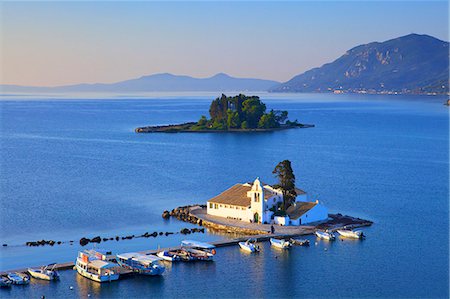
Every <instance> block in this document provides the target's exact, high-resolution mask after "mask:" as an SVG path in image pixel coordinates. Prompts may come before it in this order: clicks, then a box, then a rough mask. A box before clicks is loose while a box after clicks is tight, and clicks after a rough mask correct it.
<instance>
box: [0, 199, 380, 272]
mask: <svg viewBox="0 0 450 299" xmlns="http://www.w3.org/2000/svg"><path fill="white" fill-rule="evenodd" d="M180 211H182V212H181V213H180ZM172 215H173V216H174V217H175V215H176V217H177V219H180V220H181V221H188V222H192V223H193V222H194V221H196V222H197V223H198V224H201V225H203V226H204V227H207V228H208V229H210V230H212V231H214V230H216V231H221V232H226V233H237V234H240V235H242V237H238V238H233V239H226V240H219V241H212V242H207V243H209V244H211V245H214V246H216V247H226V246H236V245H237V244H238V243H239V242H243V241H246V240H248V239H249V238H252V239H256V241H257V242H265V241H269V239H270V238H274V237H276V238H285V239H289V238H294V237H298V236H305V235H313V234H314V232H315V231H316V230H318V229H328V230H330V231H336V230H337V229H340V228H343V227H344V226H345V227H346V228H357V227H363V226H370V225H372V224H373V222H372V221H369V220H364V219H360V218H355V217H351V216H344V215H341V214H330V220H329V221H327V222H322V223H318V224H317V225H308V226H276V227H275V233H273V234H272V233H270V227H271V225H270V224H258V223H242V221H238V220H233V219H226V218H221V217H215V216H211V215H207V214H206V212H205V209H204V208H203V206H201V205H194V206H189V207H179V208H177V209H174V210H172ZM180 248H181V246H173V247H168V248H160V249H149V250H142V251H138V253H140V254H145V255H149V254H156V253H157V252H158V251H163V250H176V249H180ZM74 265H75V264H74V263H73V262H65V263H57V264H56V265H55V269H56V270H68V269H73V267H74ZM39 267H40V266H35V267H30V268H39ZM27 270H28V268H20V269H12V270H6V271H0V275H6V274H8V273H10V272H21V273H26V272H27ZM121 274H128V273H121Z"/></svg>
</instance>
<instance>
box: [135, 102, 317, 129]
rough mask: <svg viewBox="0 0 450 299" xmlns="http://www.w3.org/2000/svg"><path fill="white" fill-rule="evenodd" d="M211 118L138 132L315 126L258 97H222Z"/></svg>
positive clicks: (149, 127)
mask: <svg viewBox="0 0 450 299" xmlns="http://www.w3.org/2000/svg"><path fill="white" fill-rule="evenodd" d="M209 115H210V119H208V118H207V117H206V116H204V115H202V117H201V118H200V119H199V121H197V122H188V123H183V124H175V125H166V126H147V127H139V128H136V129H135V132H136V133H159V132H161V133H177V132H198V133H201V132H212V133H220V132H265V131H275V130H283V129H291V128H310V127H314V125H306V124H301V123H299V122H298V121H297V120H294V121H290V120H288V112H287V111H279V110H273V109H272V110H270V111H269V112H266V105H265V104H264V103H263V102H262V101H261V100H260V99H259V97H257V96H246V95H243V94H239V95H237V96H234V97H227V96H226V95H224V94H222V96H221V97H220V98H216V99H215V100H214V101H212V102H211V106H210V107H209Z"/></svg>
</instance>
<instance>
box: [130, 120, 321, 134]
mask: <svg viewBox="0 0 450 299" xmlns="http://www.w3.org/2000/svg"><path fill="white" fill-rule="evenodd" d="M196 124H197V123H196V122H187V123H183V124H175V125H164V126H145V127H137V128H136V129H134V132H135V133H255V132H274V131H281V130H287V129H306V128H314V127H315V125H311V124H298V125H296V126H281V127H278V128H270V129H228V130H213V129H201V130H193V129H190V127H191V126H194V125H196Z"/></svg>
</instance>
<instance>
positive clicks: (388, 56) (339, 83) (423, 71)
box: [270, 34, 449, 93]
mask: <svg viewBox="0 0 450 299" xmlns="http://www.w3.org/2000/svg"><path fill="white" fill-rule="evenodd" d="M341 90H342V91H349V92H381V93H384V92H386V93H391V92H400V93H448V91H449V43H448V42H445V41H441V40H439V39H436V38H434V37H431V36H429V35H418V34H410V35H406V36H402V37H399V38H395V39H391V40H388V41H385V42H382V43H379V42H373V43H370V44H366V45H360V46H357V47H355V48H353V49H351V50H349V51H347V52H346V53H345V54H344V55H342V56H341V57H339V58H338V59H336V60H335V61H333V62H332V63H327V64H324V65H323V66H321V67H319V68H314V69H311V70H309V71H307V72H305V73H303V74H300V75H297V76H295V77H293V78H292V79H291V80H289V81H287V82H285V83H282V84H280V85H278V86H276V87H275V88H272V89H270V91H272V92H327V91H341Z"/></svg>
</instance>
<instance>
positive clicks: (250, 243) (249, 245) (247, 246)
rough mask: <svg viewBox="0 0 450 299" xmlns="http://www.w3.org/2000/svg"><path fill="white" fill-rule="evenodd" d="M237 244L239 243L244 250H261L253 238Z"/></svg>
mask: <svg viewBox="0 0 450 299" xmlns="http://www.w3.org/2000/svg"><path fill="white" fill-rule="evenodd" d="M238 244H239V247H240V248H241V249H242V250H244V251H248V252H259V251H260V250H261V249H260V248H259V246H258V245H257V244H256V240H255V239H248V240H247V241H245V242H239V243H238Z"/></svg>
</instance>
